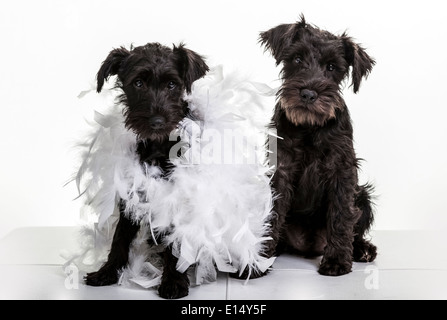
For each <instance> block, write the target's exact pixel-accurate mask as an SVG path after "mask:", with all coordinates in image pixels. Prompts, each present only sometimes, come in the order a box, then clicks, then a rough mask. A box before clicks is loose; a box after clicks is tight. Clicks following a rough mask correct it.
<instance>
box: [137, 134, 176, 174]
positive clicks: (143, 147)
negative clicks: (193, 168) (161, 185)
mask: <svg viewBox="0 0 447 320" xmlns="http://www.w3.org/2000/svg"><path fill="white" fill-rule="evenodd" d="M176 143H177V141H169V140H167V141H164V142H156V141H150V140H145V141H140V142H138V144H137V154H138V155H139V157H140V162H141V164H143V163H146V164H148V165H150V166H158V167H160V169H162V171H163V176H166V175H168V174H169V173H170V171H171V170H172V169H173V167H174V165H173V164H172V163H171V162H170V161H169V152H170V150H171V148H172V147H173V146H174V145H175V144H176Z"/></svg>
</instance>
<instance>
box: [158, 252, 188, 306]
mask: <svg viewBox="0 0 447 320" xmlns="http://www.w3.org/2000/svg"><path fill="white" fill-rule="evenodd" d="M177 261H178V259H177V258H176V257H174V255H173V254H172V246H168V247H167V248H166V249H165V251H164V252H163V275H162V276H161V284H160V286H159V288H158V293H159V295H160V297H162V298H165V299H178V298H182V297H185V296H187V295H188V292H189V279H188V275H187V272H186V271H185V272H184V273H180V272H178V271H177Z"/></svg>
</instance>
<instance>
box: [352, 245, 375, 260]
mask: <svg viewBox="0 0 447 320" xmlns="http://www.w3.org/2000/svg"><path fill="white" fill-rule="evenodd" d="M376 256H377V247H376V246H375V245H373V244H372V243H371V242H369V241H366V240H363V241H359V242H354V252H353V258H354V261H355V262H372V261H374V259H375V258H376Z"/></svg>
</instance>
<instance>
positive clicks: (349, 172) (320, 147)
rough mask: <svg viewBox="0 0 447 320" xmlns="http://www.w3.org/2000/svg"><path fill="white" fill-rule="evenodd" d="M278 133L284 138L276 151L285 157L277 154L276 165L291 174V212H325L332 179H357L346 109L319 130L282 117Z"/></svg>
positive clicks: (318, 127) (355, 160) (355, 161)
mask: <svg viewBox="0 0 447 320" xmlns="http://www.w3.org/2000/svg"><path fill="white" fill-rule="evenodd" d="M277 130H278V135H279V136H280V137H284V139H283V140H280V141H279V142H278V149H279V152H280V153H282V154H285V153H286V154H288V156H287V157H283V156H281V155H279V157H278V160H279V166H280V167H281V166H282V167H283V168H284V169H286V170H287V171H288V172H289V174H290V173H292V177H290V179H291V180H292V181H293V182H292V186H293V189H294V190H293V193H294V200H293V205H292V208H293V210H294V211H297V212H301V213H309V214H310V213H315V212H318V211H320V210H321V211H325V210H326V208H325V204H326V203H327V191H328V189H330V188H332V187H333V186H331V185H329V183H330V182H331V181H334V177H335V178H340V179H351V178H350V177H351V176H352V177H356V173H355V172H354V171H355V168H356V167H357V159H356V157H355V152H354V148H353V140H352V126H351V123H350V118H349V114H348V112H347V110H344V111H341V112H339V113H338V115H337V117H336V118H335V119H332V120H330V121H328V122H327V123H326V125H324V126H321V127H320V126H303V125H300V126H295V125H293V124H291V123H290V122H289V121H287V119H286V118H285V116H283V117H281V118H280V121H279V122H278V126H277ZM284 159H288V160H284ZM290 169H292V170H290ZM352 180H353V181H352V183H353V184H354V183H355V181H354V180H355V179H352Z"/></svg>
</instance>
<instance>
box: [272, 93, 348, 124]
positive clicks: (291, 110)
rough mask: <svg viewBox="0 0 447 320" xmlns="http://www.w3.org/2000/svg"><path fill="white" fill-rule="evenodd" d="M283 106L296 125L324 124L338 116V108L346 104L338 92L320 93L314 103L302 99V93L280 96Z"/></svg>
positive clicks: (290, 119) (289, 118) (288, 117)
mask: <svg viewBox="0 0 447 320" xmlns="http://www.w3.org/2000/svg"><path fill="white" fill-rule="evenodd" d="M280 103H281V108H282V109H283V110H284V111H285V114H286V117H287V119H288V120H289V121H290V122H291V123H293V124H294V125H295V126H298V125H311V126H324V125H325V124H326V123H327V121H329V120H331V119H334V118H335V117H336V110H337V109H342V108H343V106H344V103H343V99H342V98H341V97H340V96H339V95H338V94H331V95H326V94H324V93H323V94H319V95H318V98H317V100H316V101H315V102H313V103H309V102H308V103H305V102H303V101H302V99H301V97H300V94H299V92H298V94H296V93H295V94H293V95H285V94H282V95H281V96H280Z"/></svg>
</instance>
